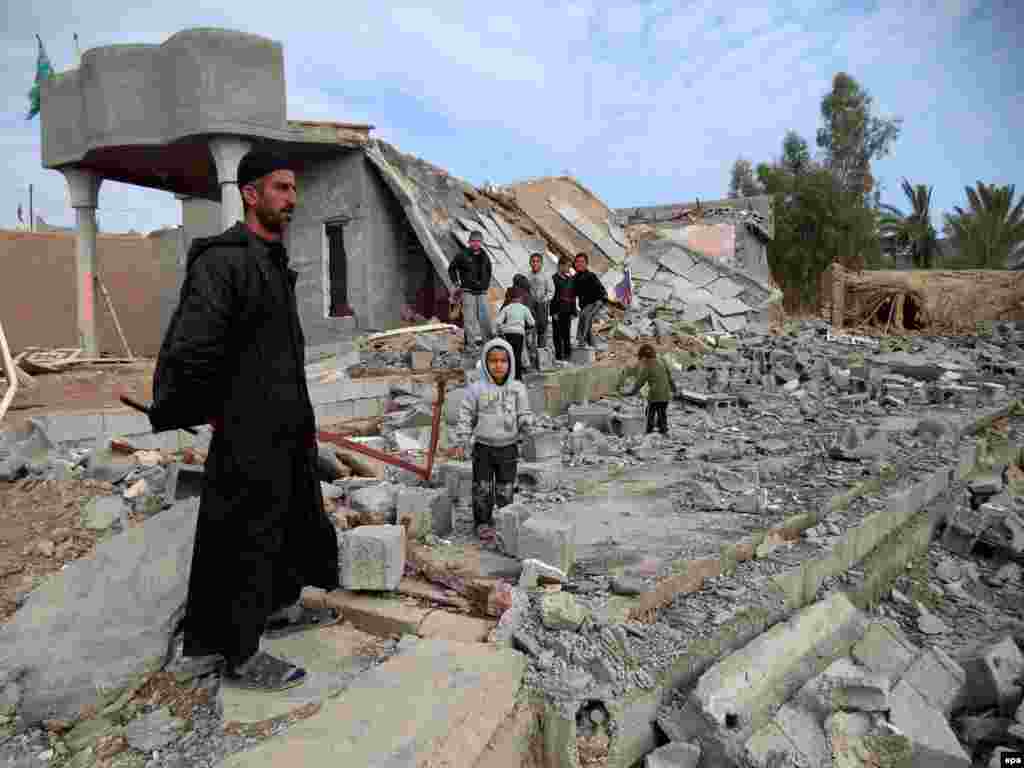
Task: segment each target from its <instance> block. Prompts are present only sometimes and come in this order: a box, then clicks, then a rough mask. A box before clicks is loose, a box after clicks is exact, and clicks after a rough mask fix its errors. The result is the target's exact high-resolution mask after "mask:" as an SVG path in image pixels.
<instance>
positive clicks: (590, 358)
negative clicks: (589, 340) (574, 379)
mask: <svg viewBox="0 0 1024 768" xmlns="http://www.w3.org/2000/svg"><path fill="white" fill-rule="evenodd" d="M596 359H597V350H596V349H592V348H591V347H574V348H573V350H572V364H573V365H593V364H594V361H595V360H596Z"/></svg>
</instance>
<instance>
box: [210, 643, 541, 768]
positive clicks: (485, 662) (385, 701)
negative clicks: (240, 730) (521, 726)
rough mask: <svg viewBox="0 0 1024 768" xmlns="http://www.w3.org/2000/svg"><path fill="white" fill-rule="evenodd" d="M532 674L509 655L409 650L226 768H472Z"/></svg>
mask: <svg viewBox="0 0 1024 768" xmlns="http://www.w3.org/2000/svg"><path fill="white" fill-rule="evenodd" d="M525 668H526V658H525V656H523V655H522V654H520V653H519V652H517V651H514V650H511V649H509V648H501V647H498V646H491V645H480V644H464V643H456V642H450V641H445V640H415V641H408V640H403V641H402V643H401V644H400V645H399V652H398V654H397V655H396V656H394V657H392V658H391V659H389V660H388V661H386V662H384V663H383V664H381V665H380V666H378V667H375V668H373V669H371V670H370V671H368V672H366V673H364V674H362V675H361V676H360V677H359V678H358V679H357V680H356V681H355V682H353V683H352V685H351V686H350V687H349V688H348V689H346V690H345V691H344V692H343V693H342V694H340V695H339V696H338V697H337V698H334V699H328V700H327V701H326V702H325V703H324V705H323V707H322V708H321V710H320V711H319V712H318V713H317V714H315V715H313V716H312V717H310V718H309V719H307V720H303V721H301V722H299V723H296V724H295V725H293V726H292V727H291V728H289V730H288V731H286V732H285V733H283V734H281V736H279V737H276V738H274V739H271V740H268V741H266V742H264V743H262V744H260V745H258V746H257V747H255V748H253V749H251V750H247V751H245V752H239V753H236V754H234V755H231V756H229V757H228V758H227V759H226V760H224V761H223V762H222V763H221V764H220V766H221V767H222V768H242V767H243V766H244V768H259V767H260V766H268V767H269V766H278V765H302V766H307V767H308V768H318V767H319V766H325V767H326V766H332V767H333V766H337V765H352V766H356V765H359V766H367V767H368V768H373V767H374V766H380V767H381V768H383V766H391V765H395V766H397V765H403V766H404V765H408V766H419V765H445V766H448V768H473V767H474V766H475V765H478V764H479V762H478V761H479V759H480V757H481V755H482V754H483V753H484V751H485V750H486V749H487V746H488V744H489V743H490V742H491V741H492V739H493V738H494V737H495V735H496V732H497V730H498V728H499V726H500V725H501V724H502V723H503V722H505V720H506V718H508V717H509V715H510V714H512V712H513V710H514V709H515V706H516V697H517V694H518V692H519V688H520V683H521V681H522V677H523V672H524V671H525Z"/></svg>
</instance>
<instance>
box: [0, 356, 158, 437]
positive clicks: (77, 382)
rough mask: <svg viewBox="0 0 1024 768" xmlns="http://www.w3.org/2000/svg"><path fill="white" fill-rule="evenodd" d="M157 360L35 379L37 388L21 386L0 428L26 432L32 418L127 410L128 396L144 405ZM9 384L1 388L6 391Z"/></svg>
mask: <svg viewBox="0 0 1024 768" xmlns="http://www.w3.org/2000/svg"><path fill="white" fill-rule="evenodd" d="M155 364H156V362H155V361H154V360H140V361H139V362H137V363H123V364H120V365H83V366H79V367H76V368H72V369H70V370H68V371H64V372H63V373H43V374H37V375H35V376H33V379H34V380H35V386H34V387H32V388H30V389H26V388H24V387H19V389H18V393H17V394H16V395H15V396H14V402H13V403H11V407H10V409H9V410H8V411H7V414H6V415H5V416H4V420H3V422H2V423H0V429H10V428H11V427H14V428H15V429H19V430H20V429H24V428H25V426H26V425H27V423H28V419H29V417H31V416H38V415H42V414H47V413H54V412H57V411H94V410H100V409H105V408H124V405H123V404H122V403H121V402H120V400H119V399H118V398H119V397H120V395H122V394H125V395H128V396H129V397H131V398H134V399H135V400H138V401H140V402H142V403H148V402H149V401H150V400H151V399H152V396H153V367H154V365H155ZM6 384H7V382H6V381H4V383H3V385H2V388H3V389H4V391H6Z"/></svg>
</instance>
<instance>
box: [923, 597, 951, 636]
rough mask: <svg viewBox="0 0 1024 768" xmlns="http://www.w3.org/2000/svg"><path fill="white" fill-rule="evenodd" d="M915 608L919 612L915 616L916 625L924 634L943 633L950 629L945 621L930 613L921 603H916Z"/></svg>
mask: <svg viewBox="0 0 1024 768" xmlns="http://www.w3.org/2000/svg"><path fill="white" fill-rule="evenodd" d="M917 610H918V611H919V614H920V615H919V616H918V617H917V627H918V629H920V630H921V631H922V632H924V633H925V634H926V635H944V634H946V633H947V632H949V631H950V630H949V625H948V624H946V622H944V621H943V620H942V619H940V618H939V617H938V616H936V615H935V614H933V613H931V612H930V611H929V610H928V609H927V608H925V607H924V606H923V605H922V604H921V603H917Z"/></svg>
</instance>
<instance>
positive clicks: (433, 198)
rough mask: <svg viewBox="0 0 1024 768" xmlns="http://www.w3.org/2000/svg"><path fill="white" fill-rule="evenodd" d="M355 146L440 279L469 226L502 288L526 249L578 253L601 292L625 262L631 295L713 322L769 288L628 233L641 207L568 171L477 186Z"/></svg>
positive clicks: (725, 326)
mask: <svg viewBox="0 0 1024 768" xmlns="http://www.w3.org/2000/svg"><path fill="white" fill-rule="evenodd" d="M364 151H365V152H366V155H367V157H368V158H369V159H370V161H371V162H372V163H373V164H374V166H375V167H376V168H377V170H378V171H379V172H380V174H381V176H382V178H383V179H384V181H385V182H386V183H387V185H388V186H389V188H390V189H391V190H392V192H393V193H394V194H395V196H396V197H397V198H398V201H399V203H400V204H401V206H402V208H403V210H404V211H405V214H406V216H407V218H408V220H409V222H410V224H411V225H412V228H413V230H414V231H415V233H416V235H417V237H418V238H419V241H420V243H421V245H422V246H423V248H424V250H425V251H426V253H427V255H428V257H429V258H430V260H431V262H432V263H433V265H434V267H435V269H436V270H437V272H438V274H439V275H441V276H442V279H444V280H445V281H446V282H447V280H448V277H447V269H448V264H449V263H450V261H451V259H452V258H454V257H455V255H456V254H457V253H458V252H459V250H460V249H461V248H463V247H465V246H466V245H467V243H468V241H469V234H470V232H471V231H473V230H479V231H480V232H482V233H483V246H484V251H485V252H486V253H487V255H488V256H489V257H490V259H491V263H492V265H493V267H494V280H495V282H497V284H498V285H499V286H501V287H502V288H507V287H509V286H511V285H512V279H513V277H514V276H515V275H516V274H517V273H525V272H527V270H528V268H529V257H530V254H531V253H534V252H538V253H542V254H544V255H545V271H546V272H548V273H550V272H553V271H554V270H555V268H556V265H557V261H558V258H559V257H560V256H562V255H569V256H575V255H576V254H577V253H579V252H581V251H582V252H585V253H587V254H588V255H589V256H590V264H591V268H592V269H593V270H594V271H595V272H596V273H598V274H599V275H600V276H601V281H602V283H603V284H604V285H605V287H606V288H607V289H608V290H609V292H610V293H612V292H613V291H614V288H615V286H616V285H618V284H620V283H621V282H622V280H623V278H624V277H625V269H626V268H627V267H628V268H629V269H630V274H631V278H632V281H633V293H634V296H635V297H636V301H637V303H639V304H640V305H642V306H645V307H650V306H656V305H663V306H667V307H669V308H671V309H673V310H675V311H678V312H682V313H683V315H684V317H685V319H687V320H694V321H706V323H707V324H708V325H710V326H711V327H713V328H715V329H717V330H727V331H735V330H738V329H739V328H741V327H743V326H744V325H745V324H746V322H747V320H748V319H749V317H750V314H751V313H752V312H754V310H755V307H756V306H757V305H758V304H760V303H761V302H763V301H764V300H765V299H766V298H767V296H768V294H769V289H768V286H766V285H764V284H762V283H761V282H759V281H758V280H756V279H754V278H752V277H751V276H749V275H746V274H744V273H743V272H742V271H741V270H739V269H736V268H735V267H733V266H730V265H729V264H726V263H723V262H722V261H721V260H720V259H716V258H713V257H711V256H709V255H706V254H702V253H700V252H699V251H697V250H695V249H694V248H692V247H690V246H687V245H685V244H683V243H682V242H679V241H678V240H677V239H675V238H673V237H672V236H671V233H667V234H666V233H664V232H660V231H657V230H652V231H646V232H642V233H640V234H638V235H636V236H634V234H632V233H631V231H630V230H631V229H633V227H624V226H623V224H624V223H627V222H628V221H629V220H630V218H632V220H633V221H635V220H636V215H637V214H636V212H637V211H638V210H650V209H630V211H631V213H632V214H633V215H632V217H630V216H629V215H623V212H621V211H620V212H615V211H612V210H611V209H609V208H608V207H607V206H606V205H605V204H604V203H603V202H602V201H601V200H600V199H599V198H598V197H597V196H595V195H594V194H593V193H592V192H590V191H589V190H588V189H586V188H585V187H584V186H583V185H582V184H580V183H579V182H578V181H577V180H576V179H573V178H571V177H567V176H560V177H552V178H544V179H535V180H530V181H526V182H522V183H518V184H513V185H510V186H506V187H500V188H494V187H486V188H482V189H477V188H475V187H473V186H472V185H471V184H469V183H468V182H465V181H462V180H460V179H457V178H455V177H454V176H451V175H450V174H449V173H448V172H447V171H445V170H444V169H442V168H439V167H437V166H435V165H432V164H430V163H428V162H426V161H424V160H421V159H419V158H416V157H414V156H412V155H407V154H403V153H402V152H400V151H399V150H397V149H396V148H395V147H393V146H391V145H390V144H388V143H386V142H384V141H380V140H372V141H371V142H369V144H368V145H367V146H366V147H365V148H364ZM705 211H706V212H707V213H710V212H709V211H707V209H705ZM725 215H726V216H727V217H731V218H736V216H737V215H739V218H740V219H742V220H743V221H744V222H750V223H752V224H754V225H756V226H757V228H758V231H759V232H760V233H761V234H762V235H763V236H764V237H765V238H768V237H769V234H768V232H769V229H768V227H769V226H770V221H768V220H766V218H765V217H764V216H763V214H761V213H760V212H758V211H755V210H753V209H752V208H743V209H739V208H730V209H729V211H727V212H725ZM647 229H648V230H651V228H649V227H648V228H647Z"/></svg>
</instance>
